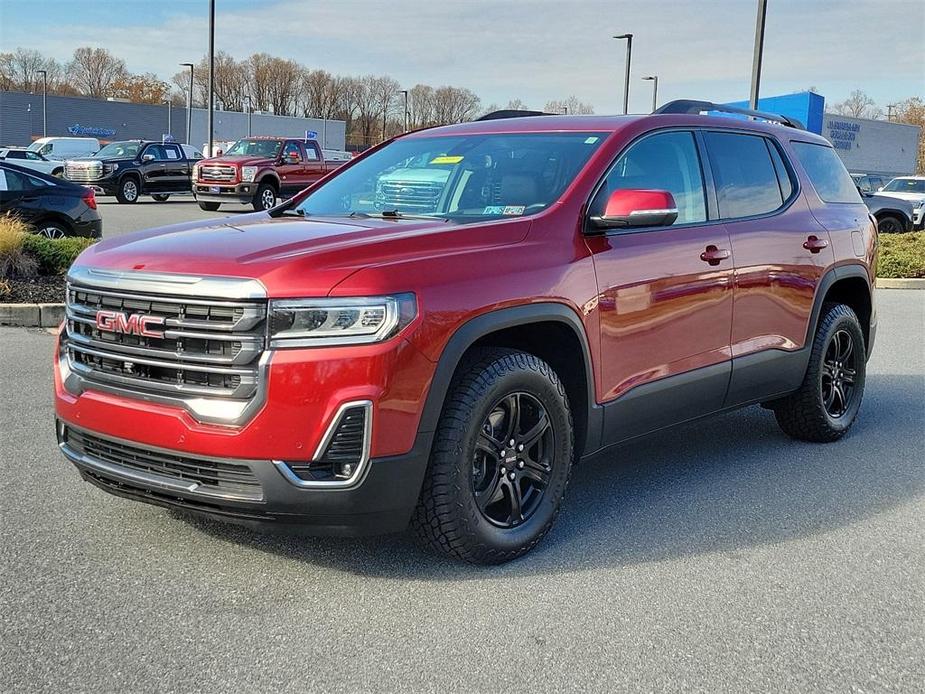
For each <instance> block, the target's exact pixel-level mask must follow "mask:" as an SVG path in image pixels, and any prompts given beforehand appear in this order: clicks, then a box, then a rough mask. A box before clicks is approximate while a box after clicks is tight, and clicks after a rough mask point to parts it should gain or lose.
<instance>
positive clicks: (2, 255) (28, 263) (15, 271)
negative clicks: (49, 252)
mask: <svg viewBox="0 0 925 694" xmlns="http://www.w3.org/2000/svg"><path fill="white" fill-rule="evenodd" d="M30 236H31V235H30V234H29V228H28V227H27V226H26V225H25V224H23V223H22V222H21V221H19V220H18V219H15V218H13V217H9V216H6V217H0V279H3V278H9V277H28V276H29V275H34V274H35V271H36V269H37V267H38V263H37V262H36V259H35V257H34V256H33V255H31V254H30V253H29V252H28V251H27V250H26V248H25V242H26V239H28V238H30Z"/></svg>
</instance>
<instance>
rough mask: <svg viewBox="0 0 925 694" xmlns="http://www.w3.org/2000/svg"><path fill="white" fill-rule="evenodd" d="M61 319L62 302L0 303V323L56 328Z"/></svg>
mask: <svg viewBox="0 0 925 694" xmlns="http://www.w3.org/2000/svg"><path fill="white" fill-rule="evenodd" d="M63 320H64V304H0V325H13V326H16V327H19V328H57V327H58V326H59V325H60V324H61V321H63Z"/></svg>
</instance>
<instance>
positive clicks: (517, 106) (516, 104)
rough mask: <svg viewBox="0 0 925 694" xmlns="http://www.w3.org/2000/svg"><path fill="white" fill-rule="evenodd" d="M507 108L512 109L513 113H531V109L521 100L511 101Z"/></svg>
mask: <svg viewBox="0 0 925 694" xmlns="http://www.w3.org/2000/svg"><path fill="white" fill-rule="evenodd" d="M506 108H507V109H510V110H511V111H530V110H531V108H530V107H529V106H527V105H526V104H525V103H524V102H523V101H521V100H520V99H511V100H510V101H508V102H507V106H506Z"/></svg>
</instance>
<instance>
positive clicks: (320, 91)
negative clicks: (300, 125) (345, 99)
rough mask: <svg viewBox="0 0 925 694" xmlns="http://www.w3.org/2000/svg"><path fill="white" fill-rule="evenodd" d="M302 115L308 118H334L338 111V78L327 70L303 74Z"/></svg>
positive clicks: (309, 71) (310, 71)
mask: <svg viewBox="0 0 925 694" xmlns="http://www.w3.org/2000/svg"><path fill="white" fill-rule="evenodd" d="M301 102H302V115H303V116H305V117H306V118H334V117H335V113H336V111H337V78H336V77H334V76H333V75H332V74H331V73H330V72H328V71H326V70H307V71H305V72H304V73H303V74H302V91H301Z"/></svg>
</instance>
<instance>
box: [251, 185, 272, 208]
mask: <svg viewBox="0 0 925 694" xmlns="http://www.w3.org/2000/svg"><path fill="white" fill-rule="evenodd" d="M252 204H253V206H254V209H255V210H257V211H258V212H263V211H264V210H269V209H270V208H271V207H275V206H276V189H275V188H274V187H273V186H271V185H270V184H269V183H261V184H260V185H259V186H258V187H257V193H256V194H255V195H254V202H253V203H252Z"/></svg>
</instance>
